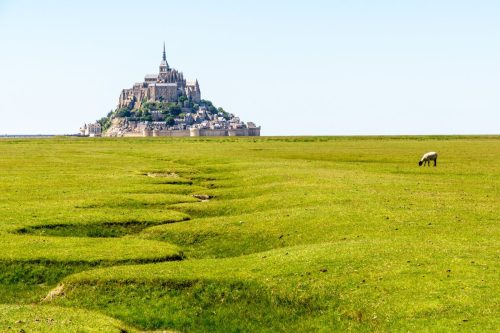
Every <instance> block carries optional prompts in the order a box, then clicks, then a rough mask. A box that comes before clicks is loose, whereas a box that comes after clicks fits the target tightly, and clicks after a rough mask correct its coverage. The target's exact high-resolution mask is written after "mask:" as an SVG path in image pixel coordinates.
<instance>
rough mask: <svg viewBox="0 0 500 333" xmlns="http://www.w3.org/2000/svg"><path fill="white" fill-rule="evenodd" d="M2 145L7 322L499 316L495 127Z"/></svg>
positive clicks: (476, 324)
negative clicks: (428, 162) (428, 155)
mask: <svg viewBox="0 0 500 333" xmlns="http://www.w3.org/2000/svg"><path fill="white" fill-rule="evenodd" d="M431 150H432V151H437V152H438V153H439V158H438V165H437V167H432V166H431V167H418V163H417V162H418V160H419V159H420V156H421V155H422V154H423V153H425V152H427V151H431ZM0 156H1V158H0V190H1V193H2V195H1V196H0V331H2V332H3V331H7V332H9V331H12V332H19V331H21V330H24V331H26V332H30V331H36V332H59V331H61V332H113V331H116V332H135V331H163V330H168V331H181V332H184V331H189V332H207V331H210V332H293V331H296V332H332V331H359V332H373V331H380V332H385V331H391V332H408V331H411V332H417V331H418V332H420V331H426V332H427V331H428V332H460V331H463V332H472V331H474V332H488V331H491V332H498V331H499V330H500V320H499V318H500V311H499V305H500V304H499V295H500V290H499V289H500V288H499V285H498V280H499V274H498V268H499V265H498V262H499V261H498V259H499V252H500V251H499V250H500V246H499V240H500V238H499V231H500V228H499V221H500V204H499V203H500V137H499V136H476V137H473V136H436V137H432V136H429V137H423V136H415V137H411V136H408V137H258V138H251V137H242V138H178V139H173V138H136V139H105V138H96V139H88V138H86V139H84V138H63V137H56V138H44V139H2V140H0Z"/></svg>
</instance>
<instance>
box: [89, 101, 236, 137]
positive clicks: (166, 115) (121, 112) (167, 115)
mask: <svg viewBox="0 0 500 333" xmlns="http://www.w3.org/2000/svg"><path fill="white" fill-rule="evenodd" d="M135 105H136V103H131V104H130V105H129V106H128V107H121V108H116V109H115V110H112V111H110V112H109V113H108V114H107V116H106V117H103V118H101V119H99V120H97V122H98V123H99V124H101V128H102V130H103V132H104V131H106V130H107V129H108V128H109V127H111V120H112V119H113V118H116V117H118V118H127V119H128V120H131V121H153V120H154V119H153V116H152V113H153V112H155V111H159V112H160V113H161V114H162V119H164V120H165V121H166V122H167V125H173V124H174V123H175V122H174V119H175V118H178V117H181V118H184V117H185V115H186V114H187V113H195V112H196V111H197V110H198V108H199V107H200V106H201V107H205V108H206V110H207V112H208V113H209V114H219V115H222V116H223V117H224V118H226V119H229V118H230V114H229V113H228V112H227V111H225V110H224V109H223V108H221V107H219V108H217V107H215V106H214V105H213V103H212V102H211V101H209V100H201V101H200V102H199V103H194V102H193V101H192V100H190V99H188V98H187V97H186V96H180V97H179V98H178V100H177V102H162V101H157V102H147V101H146V100H144V101H142V103H141V105H140V107H138V108H135Z"/></svg>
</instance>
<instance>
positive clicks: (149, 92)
mask: <svg viewBox="0 0 500 333" xmlns="http://www.w3.org/2000/svg"><path fill="white" fill-rule="evenodd" d="M180 96H186V97H187V99H189V100H192V101H193V102H195V103H198V102H200V101H201V92H200V85H199V84H198V80H196V81H194V82H189V81H186V79H184V75H183V74H182V72H179V71H177V70H176V69H173V68H170V66H169V65H168V62H167V55H166V53H165V44H163V59H162V61H161V62H160V70H159V73H158V74H147V75H146V76H145V77H144V81H143V82H139V83H136V84H134V86H133V87H132V88H130V89H123V90H122V92H121V94H120V99H119V102H118V107H128V108H131V109H138V108H140V107H141V104H142V103H145V102H155V101H160V102H177V101H178V98H179V97H180Z"/></svg>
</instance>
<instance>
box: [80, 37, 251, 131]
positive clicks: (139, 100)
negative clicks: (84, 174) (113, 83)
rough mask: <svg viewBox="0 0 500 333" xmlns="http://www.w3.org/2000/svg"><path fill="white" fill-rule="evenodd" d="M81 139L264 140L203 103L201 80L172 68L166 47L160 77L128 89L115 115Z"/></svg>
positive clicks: (237, 120) (86, 128)
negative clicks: (225, 137) (163, 137)
mask: <svg viewBox="0 0 500 333" xmlns="http://www.w3.org/2000/svg"><path fill="white" fill-rule="evenodd" d="M80 135H81V136H111V137H125V136H132V137H134V136H260V126H259V127H257V126H256V125H255V124H254V123H253V122H247V123H245V122H243V121H241V120H240V118H239V117H237V116H235V115H234V114H232V113H229V112H226V111H225V110H224V109H223V108H221V107H218V108H217V107H215V106H214V104H213V103H212V102H211V101H209V100H205V99H202V97H201V89H200V84H199V82H198V80H194V81H188V80H186V79H185V78H184V74H183V73H182V72H180V71H178V70H176V69H174V68H171V67H170V65H169V64H168V62H167V56H166V52H165V44H163V56H162V60H161V62H160V66H159V72H158V74H146V75H145V77H144V80H143V81H142V82H138V83H135V84H134V85H133V86H132V88H126V89H123V90H122V91H121V93H120V96H119V99H118V105H117V107H116V109H115V110H114V111H111V112H109V113H108V115H107V116H106V117H103V118H101V119H99V120H98V121H96V122H95V123H89V124H84V125H83V126H82V127H81V128H80Z"/></svg>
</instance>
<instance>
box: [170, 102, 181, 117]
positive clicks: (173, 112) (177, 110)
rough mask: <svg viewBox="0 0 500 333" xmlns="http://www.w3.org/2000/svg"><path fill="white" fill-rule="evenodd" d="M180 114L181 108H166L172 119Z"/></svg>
mask: <svg viewBox="0 0 500 333" xmlns="http://www.w3.org/2000/svg"><path fill="white" fill-rule="evenodd" d="M181 112H182V109H181V107H180V106H177V105H176V106H171V107H169V108H168V113H170V114H171V115H172V116H174V117H177V116H178V115H179V114H180V113H181Z"/></svg>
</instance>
